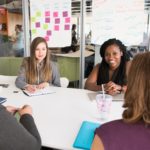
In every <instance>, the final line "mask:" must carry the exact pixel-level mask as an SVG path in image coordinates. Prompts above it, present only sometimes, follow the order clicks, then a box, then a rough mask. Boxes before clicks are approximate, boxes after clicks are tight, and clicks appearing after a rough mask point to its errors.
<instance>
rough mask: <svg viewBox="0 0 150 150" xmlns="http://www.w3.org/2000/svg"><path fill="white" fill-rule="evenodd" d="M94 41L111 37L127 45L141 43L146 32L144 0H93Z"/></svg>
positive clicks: (97, 41) (102, 40)
mask: <svg viewBox="0 0 150 150" xmlns="http://www.w3.org/2000/svg"><path fill="white" fill-rule="evenodd" d="M92 5H93V8H92V10H93V14H92V43H94V44H98V45H101V44H102V43H103V42H104V41H106V40H108V39H110V38H117V39H120V40H121V41H122V42H123V43H124V44H125V45H139V44H140V43H141V42H142V41H143V34H144V32H146V31H145V30H146V19H147V14H146V13H145V12H144V0H93V3H92Z"/></svg>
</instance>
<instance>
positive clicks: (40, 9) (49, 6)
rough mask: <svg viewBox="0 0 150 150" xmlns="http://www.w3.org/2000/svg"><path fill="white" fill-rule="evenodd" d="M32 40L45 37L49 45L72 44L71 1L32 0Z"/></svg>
mask: <svg viewBox="0 0 150 150" xmlns="http://www.w3.org/2000/svg"><path fill="white" fill-rule="evenodd" d="M30 22H31V37H32V40H33V39H34V38H35V37H37V36H41V37H44V38H45V39H46V41H47V43H48V46H49V47H64V46H69V45H71V1H70V0H61V1H60V0H30Z"/></svg>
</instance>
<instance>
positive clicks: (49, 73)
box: [16, 37, 60, 93]
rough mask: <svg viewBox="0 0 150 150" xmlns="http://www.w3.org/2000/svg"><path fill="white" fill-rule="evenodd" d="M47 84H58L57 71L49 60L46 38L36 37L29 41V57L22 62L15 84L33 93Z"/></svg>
mask: <svg viewBox="0 0 150 150" xmlns="http://www.w3.org/2000/svg"><path fill="white" fill-rule="evenodd" d="M49 84H53V85H55V86H60V76H59V72H58V69H57V66H56V64H55V63H54V62H52V61H50V54H49V50H48V45H47V42H46V40H45V39H44V38H42V37H37V38H35V39H34V40H33V41H32V43H31V47H30V57H27V58H24V60H23V62H22V65H21V67H20V71H19V75H18V77H17V79H16V86H17V87H18V88H21V89H25V90H27V91H29V92H32V93H33V92H35V91H36V90H38V89H42V88H45V87H46V86H48V85H49Z"/></svg>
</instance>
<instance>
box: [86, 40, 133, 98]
mask: <svg viewBox="0 0 150 150" xmlns="http://www.w3.org/2000/svg"><path fill="white" fill-rule="evenodd" d="M100 55H101V57H102V62H101V63H100V64H97V65H96V66H95V67H94V69H93V71H92V72H91V74H90V75H89V77H88V79H87V81H86V83H85V88H87V89H89V90H93V91H99V90H102V88H101V85H102V84H105V87H104V88H105V91H106V93H108V94H111V95H115V94H117V93H120V91H122V90H123V91H125V90H126V83H127V76H128V70H129V68H130V64H131V62H130V61H129V57H128V55H127V53H126V47H125V45H124V44H123V43H122V42H121V41H120V40H117V39H109V40H108V41H106V42H104V43H103V44H102V46H101V48H100Z"/></svg>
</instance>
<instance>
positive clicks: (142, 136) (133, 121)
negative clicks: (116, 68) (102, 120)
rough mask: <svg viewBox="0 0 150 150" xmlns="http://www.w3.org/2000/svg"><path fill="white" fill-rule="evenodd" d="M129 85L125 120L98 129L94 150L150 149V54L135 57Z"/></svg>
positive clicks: (125, 105)
mask: <svg viewBox="0 0 150 150" xmlns="http://www.w3.org/2000/svg"><path fill="white" fill-rule="evenodd" d="M127 85H128V86H127V91H126V93H125V102H124V105H123V107H124V108H125V110H124V112H123V115H122V117H123V119H121V120H115V121H112V122H109V123H106V124H103V125H102V126H101V127H99V128H98V129H96V132H95V133H96V134H95V138H94V141H93V144H92V150H142V149H143V150H149V149H150V144H149V139H150V52H147V53H143V54H138V55H137V56H135V58H134V59H133V62H132V64H131V68H130V72H129V76H128V84H127Z"/></svg>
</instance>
